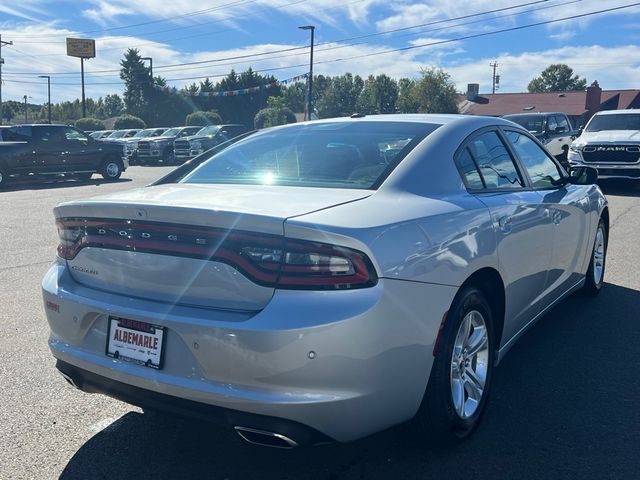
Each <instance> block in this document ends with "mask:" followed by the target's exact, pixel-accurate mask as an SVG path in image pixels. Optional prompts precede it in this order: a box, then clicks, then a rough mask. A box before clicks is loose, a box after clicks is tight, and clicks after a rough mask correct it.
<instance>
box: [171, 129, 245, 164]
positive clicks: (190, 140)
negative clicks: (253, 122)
mask: <svg viewBox="0 0 640 480" xmlns="http://www.w3.org/2000/svg"><path fill="white" fill-rule="evenodd" d="M247 131H248V129H247V127H245V126H244V125H238V124H235V125H234V124H230V125H208V126H206V127H203V128H202V130H200V131H199V132H198V133H196V134H195V135H192V136H190V137H184V138H179V139H177V140H175V141H174V142H173V151H174V154H175V158H176V161H179V162H184V161H186V160H191V159H192V158H193V157H196V156H198V155H200V154H201V153H203V152H206V151H207V150H210V149H212V148H213V147H215V146H217V145H220V144H221V143H223V142H226V141H227V140H231V139H232V138H235V137H237V136H238V135H242V134H243V133H246V132H247Z"/></svg>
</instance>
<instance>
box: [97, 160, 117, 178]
mask: <svg viewBox="0 0 640 480" xmlns="http://www.w3.org/2000/svg"><path fill="white" fill-rule="evenodd" d="M100 175H102V177H103V178H104V179H105V180H111V181H115V180H118V179H119V178H120V175H122V162H121V161H120V159H119V158H115V157H113V158H108V159H107V160H105V162H104V163H103V164H102V168H101V169H100Z"/></svg>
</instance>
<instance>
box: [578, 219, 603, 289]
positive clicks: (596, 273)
mask: <svg viewBox="0 0 640 480" xmlns="http://www.w3.org/2000/svg"><path fill="white" fill-rule="evenodd" d="M606 260H607V227H606V225H605V224H604V221H603V220H602V218H601V219H600V221H599V222H598V228H597V229H596V238H595V241H594V242H593V250H592V252H591V261H590V262H589V268H588V269H587V277H586V279H585V283H584V286H583V287H582V291H581V292H582V293H583V294H584V295H587V296H591V297H594V296H596V295H598V294H599V293H600V290H602V285H603V284H604V269H605V266H606Z"/></svg>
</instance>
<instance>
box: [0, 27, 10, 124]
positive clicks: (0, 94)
mask: <svg viewBox="0 0 640 480" xmlns="http://www.w3.org/2000/svg"><path fill="white" fill-rule="evenodd" d="M3 45H13V42H3V41H2V35H0V125H2V118H3V116H2V112H3V110H2V64H3V63H4V58H2V46H3Z"/></svg>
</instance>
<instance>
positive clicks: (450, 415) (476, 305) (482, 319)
mask: <svg viewBox="0 0 640 480" xmlns="http://www.w3.org/2000/svg"><path fill="white" fill-rule="evenodd" d="M440 335H441V337H440V340H439V345H438V348H437V351H436V352H435V359H434V363H433V367H432V369H431V376H430V377H429V383H428V385H427V389H426V392H425V395H424V398H423V401H422V405H421V406H420V410H419V412H418V415H417V417H416V421H417V423H418V426H419V427H420V431H421V433H422V434H423V435H424V436H425V439H426V440H427V441H428V442H429V443H431V444H432V445H433V446H444V445H447V444H451V443H454V442H459V441H462V440H464V439H465V438H467V437H468V436H469V435H471V433H472V432H473V431H474V430H475V428H476V427H477V426H478V423H479V422H480V418H481V417H482V413H483V412H484V409H485V406H486V404H487V398H488V396H489V390H490V387H491V377H492V372H493V362H494V342H493V338H494V337H493V317H492V312H491V307H490V306H489V303H488V302H487V300H486V298H485V296H484V294H483V293H482V292H481V291H480V290H478V289H477V288H474V287H466V288H464V289H462V290H461V291H460V292H458V295H457V296H456V298H455V300H454V302H453V304H452V306H451V309H450V310H449V312H448V314H447V319H446V321H445V324H444V328H443V329H442V332H441V333H440Z"/></svg>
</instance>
